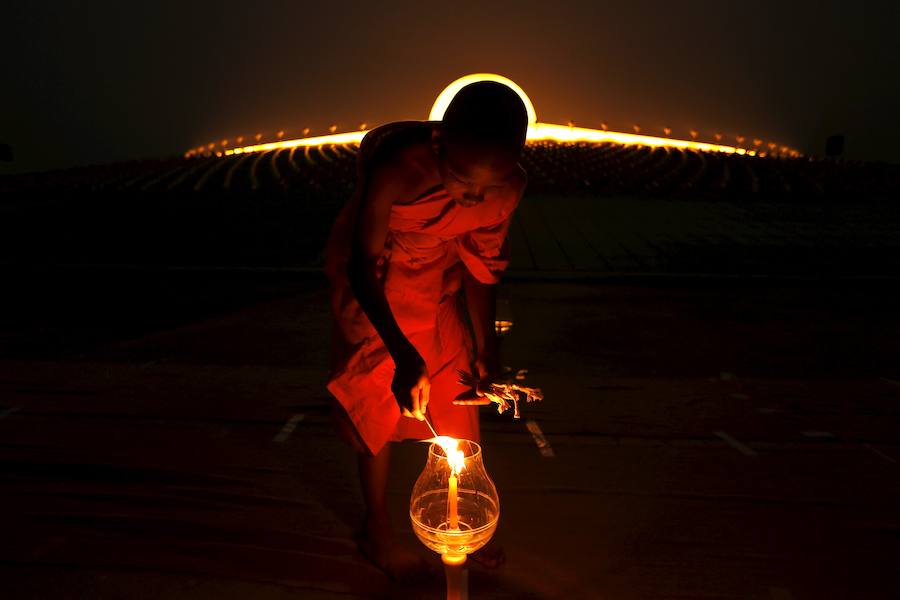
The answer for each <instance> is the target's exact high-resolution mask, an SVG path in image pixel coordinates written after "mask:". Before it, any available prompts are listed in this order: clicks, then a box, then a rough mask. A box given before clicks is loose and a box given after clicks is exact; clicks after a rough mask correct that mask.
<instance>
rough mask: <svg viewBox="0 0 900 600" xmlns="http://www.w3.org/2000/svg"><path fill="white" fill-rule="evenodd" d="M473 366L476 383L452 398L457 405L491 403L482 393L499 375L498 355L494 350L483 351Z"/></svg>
mask: <svg viewBox="0 0 900 600" xmlns="http://www.w3.org/2000/svg"><path fill="white" fill-rule="evenodd" d="M474 366H475V373H474V375H476V376H477V377H478V384H477V385H476V386H475V388H474V389H472V390H469V391H468V392H463V393H462V394H460V395H459V396H457V397H456V399H454V400H453V404H455V405H457V406H487V405H488V404H490V403H491V400H490V399H489V398H488V397H487V396H485V395H484V393H485V392H486V391H488V390H490V386H491V383H492V382H493V381H494V380H495V379H496V378H497V377H498V376H499V375H500V370H501V369H500V355H499V353H498V352H497V351H496V350H494V351H488V352H484V353H482V354H481V355H480V356H479V357H478V358H477V359H476V360H475V364H474Z"/></svg>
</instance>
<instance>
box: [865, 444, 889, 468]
mask: <svg viewBox="0 0 900 600" xmlns="http://www.w3.org/2000/svg"><path fill="white" fill-rule="evenodd" d="M863 448H867V449H868V450H871V451H872V452H874V453H875V454H877V455H878V456H880V457H881V458H883V459H884V460H886V461H888V462H889V463H894V464H897V460H896V459H895V458H894V457H892V456H888V455H887V454H885V453H884V452H882V451H881V450H879V449H878V448H876V447H875V446H873V445H871V444H863Z"/></svg>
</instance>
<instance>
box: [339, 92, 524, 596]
mask: <svg viewBox="0 0 900 600" xmlns="http://www.w3.org/2000/svg"><path fill="white" fill-rule="evenodd" d="M526 130H527V116H526V111H525V106H524V104H523V103H522V101H521V99H520V98H519V97H518V95H517V94H516V93H515V92H514V91H513V90H511V89H510V88H509V87H507V86H505V85H503V84H500V83H495V82H477V83H472V84H470V85H468V86H465V87H464V88H462V89H461V90H460V91H459V92H458V93H457V94H456V96H455V97H454V98H453V100H452V101H451V103H450V105H449V106H448V107H447V110H446V112H445V114H444V117H443V120H442V121H400V122H395V123H389V124H386V125H383V126H381V127H378V128H376V129H373V130H372V131H370V132H369V133H368V134H366V136H365V137H364V138H363V140H362V143H361V145H360V150H359V154H358V160H357V185H356V191H355V193H354V194H353V196H352V197H351V199H350V200H349V201H348V202H347V204H346V205H345V206H344V208H343V210H342V211H341V213H340V215H339V216H338V218H337V220H336V222H335V224H334V226H333V228H332V231H331V235H330V237H329V240H328V244H327V247H326V253H325V255H326V258H325V269H326V272H327V274H328V277H329V279H330V282H331V307H332V311H333V315H334V317H335V324H336V327H335V334H336V335H335V337H334V339H333V344H332V348H333V353H332V363H331V364H332V369H331V373H330V376H329V379H328V384H327V387H328V390H329V391H330V392H331V393H332V394H333V396H334V398H335V399H336V402H335V405H334V409H335V411H334V416H335V419H336V422H337V424H338V430H339V432H340V434H341V436H342V437H343V438H344V439H345V440H346V441H347V442H348V443H350V444H351V445H352V446H353V447H354V448H355V449H356V450H357V452H358V466H359V477H360V482H361V485H362V491H363V496H364V499H365V504H366V516H365V525H364V527H363V529H362V532H361V533H360V534H359V535H358V537H357V543H358V545H359V548H360V551H361V552H362V553H363V554H364V555H365V556H366V557H368V558H369V560H371V561H372V562H373V563H374V564H375V565H376V566H378V567H379V568H381V569H382V570H384V571H385V572H386V573H387V574H388V575H389V576H391V577H392V578H394V579H396V580H409V579H411V578H414V577H417V576H418V575H421V572H422V569H423V568H424V567H425V566H426V563H425V561H424V559H423V558H422V557H420V556H419V555H418V554H417V553H415V552H413V551H412V550H411V549H407V548H401V547H400V545H399V544H396V543H395V542H394V540H393V536H392V533H391V525H390V522H389V519H388V511H387V507H386V504H385V487H386V483H387V476H388V468H389V464H390V445H389V442H396V441H400V440H404V439H427V438H430V437H432V434H431V432H430V430H429V428H428V426H427V424H426V423H424V421H423V420H424V418H425V415H426V413H427V415H428V417H429V420H430V421H431V422H432V424H433V425H434V427H435V429H436V430H437V432H438V434H439V435H449V436H453V437H456V438H464V439H470V440H475V441H478V440H479V439H480V432H479V425H478V409H477V406H475V404H489V402H488V401H487V400H486V399H483V400H478V401H474V402H473V401H471V400H470V401H466V400H455V399H456V398H457V396H460V395H462V396H463V397H465V396H466V395H467V394H466V392H467V390H466V388H465V386H463V385H461V384H459V383H458V379H459V375H458V373H457V370H463V371H467V372H470V373H475V374H477V376H478V377H479V379H480V380H481V382H482V383H481V385H484V384H486V383H487V382H488V381H489V380H490V379H491V378H492V377H493V376H495V375H496V374H497V372H498V371H499V359H498V355H497V343H496V334H495V329H494V309H495V288H496V284H497V282H498V281H499V279H500V275H501V273H502V272H503V271H504V269H505V268H506V266H507V265H508V263H509V253H508V244H507V242H506V233H507V230H508V228H509V226H510V222H511V219H512V215H513V211H514V210H515V208H516V206H517V204H518V202H519V199H520V198H521V197H522V192H523V191H524V189H525V185H526V181H527V177H526V173H525V170H524V169H523V168H522V166H521V165H520V164H519V159H520V157H521V153H522V149H523V147H524V144H525V134H526ZM470 391H471V390H470ZM472 558H473V559H475V560H478V561H479V562H481V563H482V564H485V565H486V566H488V567H496V566H499V564H500V563H501V562H502V561H503V560H504V556H503V553H502V550H499V548H498V547H497V546H496V545H494V546H492V547H485V548H484V549H482V551H480V552H479V553H476V555H473V557H472Z"/></svg>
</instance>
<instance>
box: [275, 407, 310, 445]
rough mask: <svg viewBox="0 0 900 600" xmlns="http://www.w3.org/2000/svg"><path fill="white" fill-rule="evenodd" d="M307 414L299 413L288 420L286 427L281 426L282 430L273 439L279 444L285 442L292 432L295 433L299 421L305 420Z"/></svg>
mask: <svg viewBox="0 0 900 600" xmlns="http://www.w3.org/2000/svg"><path fill="white" fill-rule="evenodd" d="M304 416H305V415H304V414H303V413H297V414H296V415H294V416H292V417H291V418H290V419H288V420H287V423H285V424H284V427H282V428H281V431H279V432H278V435H276V436H275V437H274V438H272V441H273V442H275V443H278V444H283V443H284V442H285V441H286V440H287V439H288V438H289V437H291V434H292V433H294V429H295V428H296V427H297V423H299V422H300V421H302V420H303V417H304Z"/></svg>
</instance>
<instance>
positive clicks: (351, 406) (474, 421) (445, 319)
mask: <svg viewBox="0 0 900 600" xmlns="http://www.w3.org/2000/svg"><path fill="white" fill-rule="evenodd" d="M517 202H518V198H517V197H515V196H514V195H513V196H512V197H510V198H507V199H503V200H500V199H497V200H485V201H484V202H482V203H481V204H479V205H476V206H473V207H469V208H465V207H463V206H460V205H459V204H457V203H456V202H455V201H454V200H453V198H451V197H450V195H449V194H448V193H447V191H446V190H445V189H444V188H443V186H437V187H436V188H432V189H431V190H429V191H428V193H426V194H424V195H422V196H420V197H419V198H418V199H416V200H415V201H413V202H412V203H410V204H395V205H394V206H393V207H392V208H391V214H390V220H389V223H388V235H387V239H386V242H385V249H384V252H383V253H382V255H381V257H380V259H379V261H378V268H377V271H376V272H377V273H378V277H379V280H380V281H381V283H382V285H383V288H384V292H385V296H386V298H387V300H388V303H389V305H390V307H391V312H392V313H393V315H394V318H395V319H396V321H397V324H398V325H399V326H400V329H401V330H402V331H403V333H404V335H406V337H407V338H408V339H409V341H410V342H411V343H412V344H413V346H415V347H416V350H418V351H419V353H420V354H421V355H422V358H423V359H424V360H425V364H426V366H427V368H428V373H429V377H430V379H431V395H430V397H429V403H428V408H427V413H428V417H429V419H430V421H431V422H432V424H433V425H434V427H435V429H436V430H437V432H438V434H439V435H450V436H453V437H457V438H464V439H471V440H476V441H477V440H478V439H479V437H480V435H479V433H480V432H479V427H478V408H477V407H475V406H456V405H454V404H452V401H453V399H454V398H455V397H456V396H457V395H459V394H460V393H461V392H464V391H466V388H465V386H462V385H460V384H459V383H458V379H459V375H458V373H457V369H460V370H463V371H470V370H471V369H470V365H471V364H472V361H473V359H474V352H473V341H472V336H471V334H470V332H469V330H468V327H467V325H466V321H465V320H464V319H465V316H464V314H463V312H462V311H463V310H464V308H463V307H462V306H461V305H460V303H459V294H462V291H461V286H462V277H463V269H468V270H469V271H470V272H471V273H472V275H473V276H474V277H475V278H476V279H478V280H479V281H481V282H484V283H488V284H493V283H497V282H498V281H499V279H500V276H501V274H502V272H503V271H504V270H505V269H506V267H507V265H508V264H509V245H508V243H507V241H506V233H507V230H508V229H509V225H510V222H511V219H512V215H513V212H514V210H515V208H516V204H517ZM358 204H359V199H358V195H355V196H354V199H353V200H351V201H348V202H347V204H346V205H345V206H344V208H343V210H342V211H341V213H340V214H339V215H338V218H337V220H336V221H335V223H334V226H333V227H332V230H331V234H330V236H329V240H328V244H327V246H326V251H325V272H326V274H327V275H328V278H329V280H330V282H331V309H332V314H333V316H334V320H335V325H336V327H335V328H334V332H335V336H334V338H333V340H332V356H331V371H330V374H329V378H328V382H327V388H328V390H329V391H330V392H331V394H332V395H333V396H334V397H335V399H336V400H337V401H338V402H339V403H340V404H341V406H342V407H343V408H344V410H345V411H346V414H347V416H348V417H349V418H350V421H351V422H352V423H353V426H354V427H355V429H356V433H357V434H358V438H359V439H360V440H362V442H363V443H364V444H365V446H366V447H367V448H368V449H369V451H370V452H372V454H377V453H378V452H379V451H380V450H381V448H382V447H383V446H384V444H385V443H386V442H389V441H399V440H403V439H410V438H413V439H427V438H430V437H432V435H431V432H430V430H429V429H428V426H427V425H426V424H425V423H423V422H421V421H418V420H416V419H411V418H408V417H403V416H402V415H401V414H400V408H399V406H398V405H397V401H396V399H395V398H394V395H393V393H392V392H391V389H390V388H391V381H392V380H393V376H394V360H393V358H391V355H390V354H389V353H388V350H387V348H386V347H385V345H384V343H383V342H382V340H381V337H380V336H379V335H378V332H377V331H376V330H375V328H374V327H373V326H372V324H371V322H370V321H369V319H368V317H367V316H366V314H365V312H364V311H363V309H362V307H361V306H360V305H359V302H358V301H357V300H356V297H355V296H354V294H353V292H352V291H351V289H350V285H349V281H348V279H347V260H348V257H349V255H350V245H351V240H352V235H353V221H354V219H355V218H356V217H355V215H356V213H357V211H358ZM457 292H459V294H457Z"/></svg>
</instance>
